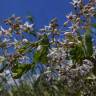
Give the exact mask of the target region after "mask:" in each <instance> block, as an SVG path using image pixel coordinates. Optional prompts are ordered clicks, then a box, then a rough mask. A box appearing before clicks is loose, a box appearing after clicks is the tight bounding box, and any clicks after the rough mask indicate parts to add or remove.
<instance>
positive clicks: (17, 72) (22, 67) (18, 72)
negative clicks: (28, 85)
mask: <svg viewBox="0 0 96 96" xmlns="http://www.w3.org/2000/svg"><path fill="white" fill-rule="evenodd" d="M32 66H33V65H32V64H17V65H16V66H15V67H14V68H13V69H12V72H13V78H14V79H18V78H20V77H21V76H22V75H23V74H25V73H26V72H27V71H29V70H30V69H31V68H32Z"/></svg>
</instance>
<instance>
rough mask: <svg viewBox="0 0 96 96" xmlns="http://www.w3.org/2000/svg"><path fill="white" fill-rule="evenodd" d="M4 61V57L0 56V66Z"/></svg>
mask: <svg viewBox="0 0 96 96" xmlns="http://www.w3.org/2000/svg"><path fill="white" fill-rule="evenodd" d="M4 60H5V57H3V56H0V64H2V62H3V61H4Z"/></svg>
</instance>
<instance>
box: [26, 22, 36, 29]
mask: <svg viewBox="0 0 96 96" xmlns="http://www.w3.org/2000/svg"><path fill="white" fill-rule="evenodd" d="M33 25H34V24H29V22H25V24H24V26H25V27H27V28H30V29H31V28H33Z"/></svg>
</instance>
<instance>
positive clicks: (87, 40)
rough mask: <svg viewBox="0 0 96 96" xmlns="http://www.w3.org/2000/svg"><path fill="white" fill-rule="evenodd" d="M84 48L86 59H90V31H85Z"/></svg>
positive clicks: (91, 44)
mask: <svg viewBox="0 0 96 96" xmlns="http://www.w3.org/2000/svg"><path fill="white" fill-rule="evenodd" d="M84 46H85V50H86V57H88V58H89V57H91V56H92V54H93V43H92V36H91V32H90V31H86V32H85V34H84Z"/></svg>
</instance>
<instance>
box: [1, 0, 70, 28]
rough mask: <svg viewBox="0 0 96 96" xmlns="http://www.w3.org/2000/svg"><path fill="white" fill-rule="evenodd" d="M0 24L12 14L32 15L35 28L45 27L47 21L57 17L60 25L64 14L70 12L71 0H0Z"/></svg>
mask: <svg viewBox="0 0 96 96" xmlns="http://www.w3.org/2000/svg"><path fill="white" fill-rule="evenodd" d="M0 1H1V2H0V23H1V22H2V20H3V19H4V18H7V17H8V16H10V15H12V14H13V13H14V14H16V15H18V16H27V15H32V16H33V17H34V20H35V22H36V24H37V26H39V27H41V26H42V25H47V24H48V22H49V20H50V19H51V18H53V17H57V18H58V19H59V22H60V23H63V22H64V20H65V14H67V13H69V11H71V8H70V6H71V5H70V4H69V2H70V1H71V0H0Z"/></svg>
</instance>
